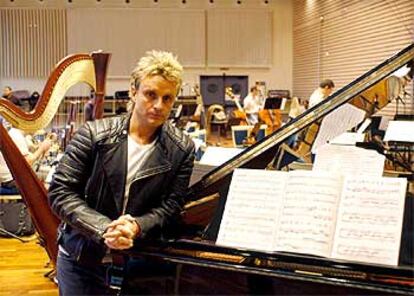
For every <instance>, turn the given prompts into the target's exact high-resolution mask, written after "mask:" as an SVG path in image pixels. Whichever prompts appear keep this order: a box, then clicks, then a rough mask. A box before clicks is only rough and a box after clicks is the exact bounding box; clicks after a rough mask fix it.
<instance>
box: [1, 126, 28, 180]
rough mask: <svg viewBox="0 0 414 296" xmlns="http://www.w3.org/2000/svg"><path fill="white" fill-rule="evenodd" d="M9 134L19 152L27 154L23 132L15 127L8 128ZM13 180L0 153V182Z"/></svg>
mask: <svg viewBox="0 0 414 296" xmlns="http://www.w3.org/2000/svg"><path fill="white" fill-rule="evenodd" d="M9 136H10V137H11V138H12V140H13V142H14V143H15V144H16V146H17V148H19V150H20V152H21V154H22V155H23V156H26V155H28V154H29V147H28V145H27V143H26V138H25V136H24V134H23V132H22V131H21V130H19V129H16V128H11V129H10V130H9ZM11 180H13V176H12V174H11V172H10V170H9V168H8V166H7V163H6V161H5V159H4V157H3V154H2V153H0V182H2V183H4V182H9V181H11Z"/></svg>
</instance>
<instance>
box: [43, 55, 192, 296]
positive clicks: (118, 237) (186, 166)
mask: <svg viewBox="0 0 414 296" xmlns="http://www.w3.org/2000/svg"><path fill="white" fill-rule="evenodd" d="M182 71H183V68H182V66H181V65H180V63H179V62H178V61H177V60H176V58H175V57H174V56H173V55H172V54H171V53H168V52H160V51H151V52H147V54H146V55H145V56H144V57H142V58H141V59H140V61H139V62H138V64H137V66H136V68H135V69H134V70H133V72H132V79H133V82H134V83H133V84H132V86H131V91H130V92H131V96H132V97H131V100H132V102H133V106H132V109H131V110H130V112H129V113H128V114H127V115H125V116H118V117H110V118H105V119H102V120H95V121H91V122H87V123H86V124H85V125H84V126H83V127H81V128H80V129H79V130H78V131H77V133H76V134H75V136H74V138H73V139H72V141H71V143H70V144H69V146H68V148H67V149H66V153H65V155H64V156H63V157H62V159H61V161H60V164H59V166H58V167H57V169H56V172H55V174H54V177H53V180H52V183H51V185H50V188H49V194H48V198H49V202H50V205H51V207H52V210H53V211H54V212H55V213H56V214H57V215H58V216H59V217H60V218H61V220H62V224H61V226H60V229H59V232H60V235H59V239H58V243H59V254H58V259H57V279H58V283H59V291H60V295H91V294H94V295H107V294H110V293H111V291H109V290H108V288H107V286H106V285H105V283H104V280H105V276H106V274H107V271H108V265H107V263H104V262H107V261H108V259H111V257H110V256H109V250H124V249H129V248H131V247H132V246H133V244H134V240H136V239H141V238H147V237H158V236H160V235H161V234H162V235H166V234H169V233H170V232H169V231H168V230H167V226H171V224H172V222H174V221H175V220H176V219H177V217H178V215H179V213H180V212H181V209H182V206H183V203H184V197H185V195H186V191H187V187H188V184H189V179H190V175H191V172H192V167H193V161H194V144H193V142H192V141H191V139H189V138H188V137H187V136H186V135H184V134H183V133H182V132H181V131H180V130H178V129H177V128H175V127H173V126H172V125H171V124H170V123H169V122H168V121H167V119H168V116H169V113H170V111H171V109H172V107H173V104H174V101H175V99H176V96H177V94H178V91H179V90H180V85H181V82H182ZM169 229H171V228H169ZM105 255H106V256H105ZM103 259H104V260H103ZM130 263H131V261H128V262H127V263H126V265H127V266H126V269H128V266H129V264H130ZM124 284H128V283H125V281H124Z"/></svg>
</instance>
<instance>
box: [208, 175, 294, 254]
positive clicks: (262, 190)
mask: <svg viewBox="0 0 414 296" xmlns="http://www.w3.org/2000/svg"><path fill="white" fill-rule="evenodd" d="M286 177H287V173H286V172H280V171H266V170H253V169H236V170H235V171H234V173H233V178H232V180H231V184H230V190H229V194H228V196H227V201H226V206H225V209H224V213H223V219H222V220H221V224H220V230H219V233H218V238H217V241H216V243H217V244H219V245H225V246H232V247H243V248H249V249H257V250H264V251H271V250H272V238H273V236H274V233H275V231H276V225H277V220H278V213H279V209H280V204H281V202H282V197H283V192H284V187H285V183H286Z"/></svg>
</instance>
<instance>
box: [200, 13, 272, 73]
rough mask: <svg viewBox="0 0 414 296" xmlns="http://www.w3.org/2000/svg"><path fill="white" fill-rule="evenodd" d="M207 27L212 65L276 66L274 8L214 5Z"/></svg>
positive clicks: (209, 56) (208, 61) (210, 62)
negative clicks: (273, 31)
mask: <svg viewBox="0 0 414 296" xmlns="http://www.w3.org/2000/svg"><path fill="white" fill-rule="evenodd" d="M207 30H208V31H207V36H208V57H207V63H208V66H210V67H252V68H262V67H271V66H272V11H270V10H268V9H257V10H253V9H245V10H238V9H227V10H226V9H211V10H209V11H208V14H207Z"/></svg>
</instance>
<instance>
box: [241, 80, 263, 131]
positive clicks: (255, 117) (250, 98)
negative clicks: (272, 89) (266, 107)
mask: <svg viewBox="0 0 414 296" xmlns="http://www.w3.org/2000/svg"><path fill="white" fill-rule="evenodd" d="M243 108H244V111H245V112H246V115H247V119H248V122H249V123H250V124H251V125H254V124H256V123H258V122H259V111H260V109H262V108H263V101H262V98H261V96H260V92H259V89H258V88H257V86H252V87H251V88H250V92H249V94H248V95H247V96H246V97H245V98H244V100H243Z"/></svg>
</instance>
